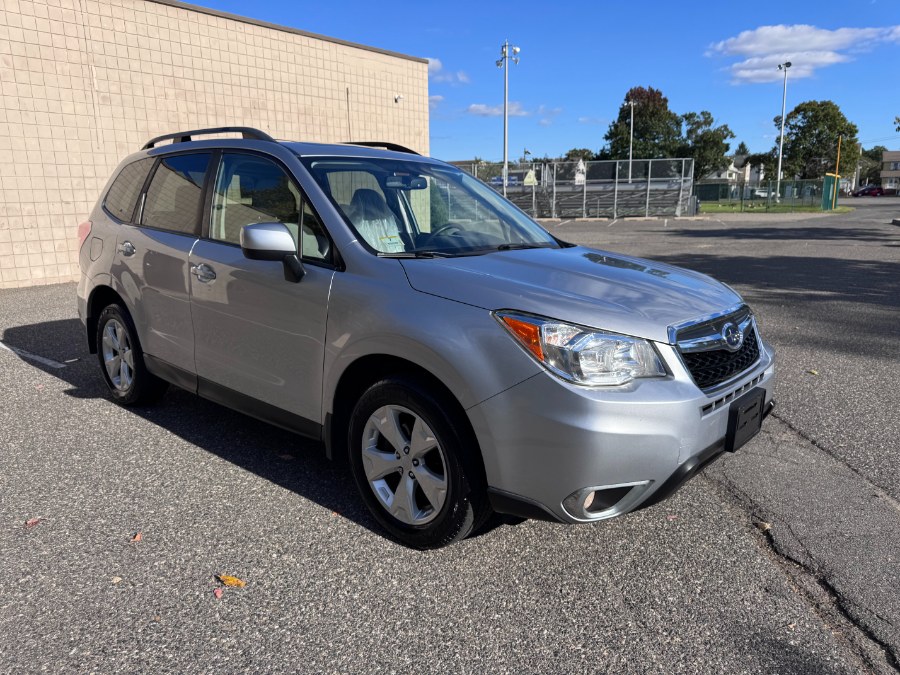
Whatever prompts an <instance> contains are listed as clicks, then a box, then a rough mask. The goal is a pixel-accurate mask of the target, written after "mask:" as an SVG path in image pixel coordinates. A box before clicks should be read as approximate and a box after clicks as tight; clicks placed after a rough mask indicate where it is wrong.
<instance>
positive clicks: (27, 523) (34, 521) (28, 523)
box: [25, 518, 43, 527]
mask: <svg viewBox="0 0 900 675" xmlns="http://www.w3.org/2000/svg"><path fill="white" fill-rule="evenodd" d="M42 520H43V518H30V519H29V520H26V521H25V527H34V526H35V525H37V524H38V523H39V522H41V521H42Z"/></svg>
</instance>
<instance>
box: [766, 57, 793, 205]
mask: <svg viewBox="0 0 900 675" xmlns="http://www.w3.org/2000/svg"><path fill="white" fill-rule="evenodd" d="M790 67H791V62H790V61H785V62H784V63H779V64H778V70H783V71H784V93H783V94H782V95H781V141H780V142H779V143H778V176H777V177H776V179H775V200H776V201H778V200H780V199H781V158H782V157H783V155H784V110H785V104H786V103H787V71H788V68H790ZM769 185H771V183H769Z"/></svg>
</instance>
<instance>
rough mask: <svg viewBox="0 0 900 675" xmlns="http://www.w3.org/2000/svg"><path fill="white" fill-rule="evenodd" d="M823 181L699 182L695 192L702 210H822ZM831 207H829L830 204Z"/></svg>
mask: <svg viewBox="0 0 900 675" xmlns="http://www.w3.org/2000/svg"><path fill="white" fill-rule="evenodd" d="M822 191H823V181H821V180H782V181H781V187H780V189H779V187H778V184H777V182H776V181H774V180H772V181H762V182H761V183H759V184H750V183H727V182H721V181H718V182H717V181H698V182H697V184H696V185H695V186H694V194H695V195H696V196H697V200H698V201H699V204H700V211H701V212H704V211H705V212H707V213H711V212H728V211H734V212H742V211H775V212H791V211H812V210H821V209H822V204H823V200H822ZM829 208H830V207H829Z"/></svg>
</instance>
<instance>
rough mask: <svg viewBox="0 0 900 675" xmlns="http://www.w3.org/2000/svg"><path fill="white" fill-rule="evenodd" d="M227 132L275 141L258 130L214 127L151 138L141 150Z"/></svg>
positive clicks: (258, 139) (259, 139) (244, 136)
mask: <svg viewBox="0 0 900 675" xmlns="http://www.w3.org/2000/svg"><path fill="white" fill-rule="evenodd" d="M228 132H234V133H240V134H241V135H242V137H243V138H250V139H253V140H257V141H272V142H274V141H275V139H274V138H272V137H271V136H269V134H267V133H266V132H265V131H260V130H259V129H254V128H253V127H215V128H213V129H192V130H190V131H179V132H178V133H176V134H164V135H162V136H157V137H156V138H151V139H150V140H149V141H147V142H146V143H144V147H142V148H141V150H149V149H150V148H152V147H154V146H155V145H156V144H157V143H159V142H160V141H167V140H169V139H172V143H188V142H189V141H191V140H193V139H192V138H191V137H192V136H203V135H206V134H224V133H228Z"/></svg>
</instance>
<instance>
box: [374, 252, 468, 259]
mask: <svg viewBox="0 0 900 675" xmlns="http://www.w3.org/2000/svg"><path fill="white" fill-rule="evenodd" d="M376 255H377V256H378V257H379V258H452V257H453V254H452V253H446V252H445V251H398V252H396V253H386V252H384V251H378V253H377V254H376Z"/></svg>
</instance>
